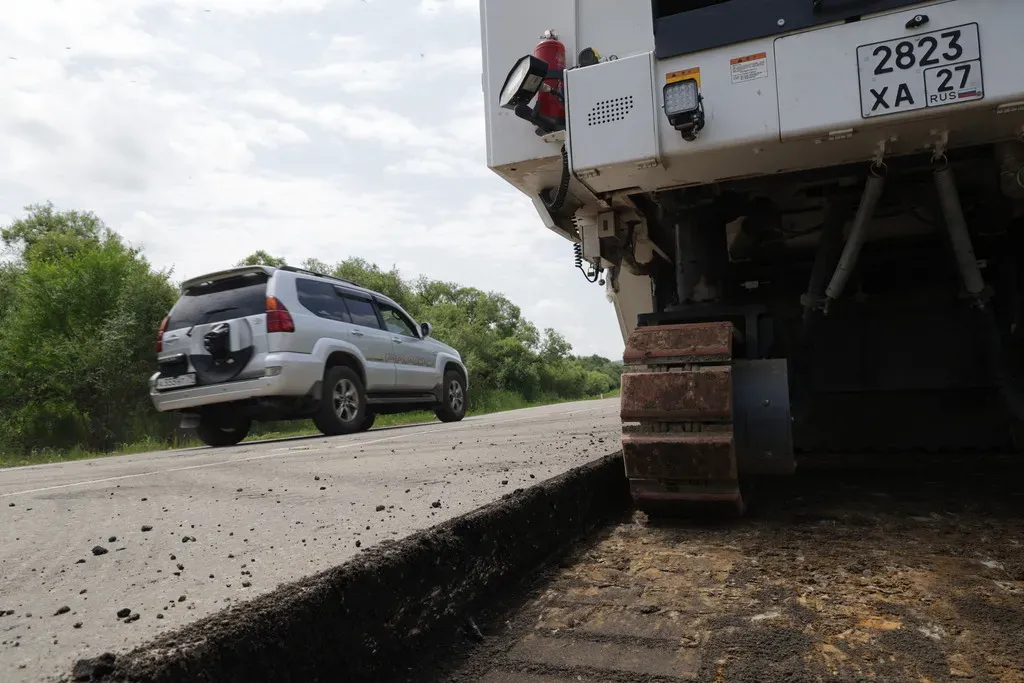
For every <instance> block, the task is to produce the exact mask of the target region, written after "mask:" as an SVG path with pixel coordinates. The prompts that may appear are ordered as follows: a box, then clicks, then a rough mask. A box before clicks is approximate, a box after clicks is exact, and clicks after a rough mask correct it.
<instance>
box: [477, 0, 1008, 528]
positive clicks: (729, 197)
mask: <svg viewBox="0 0 1024 683" xmlns="http://www.w3.org/2000/svg"><path fill="white" fill-rule="evenodd" d="M527 1H528V0H522V1H521V2H519V3H516V4H515V5H514V8H513V7H512V6H510V5H508V4H506V3H500V2H490V1H489V0H483V2H482V4H481V7H482V10H483V12H482V24H483V26H484V27H485V31H484V33H483V35H484V38H485V60H484V61H485V74H484V89H485V93H487V96H488V100H487V102H488V104H487V105H486V106H487V107H488V109H487V126H488V166H489V167H490V168H492V169H493V170H495V172H497V173H498V174H499V175H500V176H501V177H502V178H504V179H505V180H506V181H508V182H509V183H511V184H512V185H513V186H515V187H517V188H518V189H519V190H520V191H522V192H523V193H525V194H526V195H527V196H529V197H531V199H532V201H533V204H534V207H535V208H536V209H537V212H538V213H539V215H540V217H541V219H542V220H543V222H544V225H545V226H547V227H548V228H549V229H551V230H553V231H555V232H556V233H558V234H560V235H561V236H563V237H565V238H566V239H569V240H571V241H572V242H574V243H575V244H574V245H573V247H574V249H575V255H576V265H577V266H578V267H579V268H580V269H581V270H583V271H584V273H585V274H586V275H587V277H588V279H589V280H591V281H592V282H598V283H600V284H603V285H605V286H606V290H607V295H608V298H609V299H610V300H611V301H612V302H613V303H614V304H615V313H616V315H617V317H618V322H619V327H620V329H621V331H622V335H623V339H624V340H625V341H626V349H625V355H624V361H625V364H626V373H625V375H624V376H623V384H622V399H621V401H622V420H623V434H622V445H623V455H624V460H625V469H626V473H627V475H628V477H629V479H630V482H631V488H632V492H633V498H634V500H635V502H636V504H637V505H638V506H639V507H641V508H643V509H645V510H647V511H649V512H652V513H669V514H675V513H678V512H681V511H683V510H688V509H691V508H692V507H693V506H694V505H695V506H697V507H698V508H707V507H709V506H710V507H715V506H724V507H725V508H726V509H731V510H742V509H743V508H744V505H745V500H747V499H749V496H747V495H746V486H745V484H746V483H747V482H748V481H749V480H750V479H751V478H752V477H755V478H757V477H760V476H761V475H785V474H791V473H792V472H793V471H794V470H795V468H796V467H797V466H798V465H799V464H800V462H801V461H802V460H807V459H809V458H811V457H812V456H813V457H814V458H815V459H820V458H826V459H827V458H832V457H835V458H838V457H839V456H840V455H841V456H842V457H843V459H847V460H848V458H847V456H849V455H854V454H862V455H870V454H875V455H879V456H881V457H882V458H883V459H889V460H893V459H898V458H895V457H894V456H895V454H900V455H901V456H902V455H903V454H906V453H909V452H911V451H913V452H915V453H921V452H932V453H939V452H942V451H960V450H963V449H969V450H971V451H972V452H978V451H980V450H987V449H994V450H995V449H998V450H1002V449H1009V448H1015V447H1016V445H1017V442H1018V432H1020V429H1019V425H1020V424H1021V423H1022V420H1024V399H1022V398H1021V391H1020V389H1019V383H1018V380H1017V377H1018V372H1017V367H1016V365H1017V361H1018V359H1019V358H1020V357H1021V351H1022V350H1024V344H1022V341H1024V340H1022V331H1021V325H1020V323H1021V320H1020V318H1021V313H1022V310H1021V309H1022V302H1024V298H1022V295H1024V292H1022V289H1024V282H1022V278H1021V275H1020V272H1019V271H1020V270H1021V266H1022V264H1021V262H1020V259H1021V256H1020V255H1021V253H1022V250H1021V246H1022V245H1021V241H1022V239H1024V237H1022V235H1021V232H1022V230H1024V89H1022V86H1021V80H1020V78H1019V75H1018V73H1017V70H1016V69H1015V68H1013V67H1012V66H1011V65H1015V64H1017V63H1019V61H1020V55H1021V53H1022V51H1024V48H1021V47H1020V41H1019V40H1016V34H1015V33H1013V31H1014V30H1015V29H1013V28H1011V27H1016V26H1019V25H1020V24H1021V21H1022V20H1024V4H1021V3H1007V2H1001V1H1000V0H872V1H871V2H866V3H831V2H805V1H804V0H774V1H773V2H770V3H766V2H761V1H759V0H681V1H679V2H675V1H668V2H663V1H661V0H655V1H654V2H651V3H616V2H603V1H601V2H598V1H596V0H595V2H592V3H570V2H568V1H567V0H565V1H564V2H558V1H557V0H556V1H555V2H552V0H545V2H540V0H529V1H530V2H534V4H533V5H531V6H530V8H529V10H530V11H527V7H526V5H525V4H524V3H527ZM542 26H543V27H545V29H543V30H542V29H541V27H542ZM556 29H557V30H556ZM530 31H533V32H534V33H533V35H534V36H536V35H540V42H539V43H537V45H536V47H535V49H534V51H533V53H531V54H527V55H525V56H520V55H522V54H523V52H522V50H523V49H524V44H523V41H524V40H525V39H526V38H524V36H528V35H529V32H530ZM510 66H511V67H512V68H511V70H509V67H510ZM506 74H507V75H506ZM534 101H536V104H533V102H534ZM527 124H528V125H527Z"/></svg>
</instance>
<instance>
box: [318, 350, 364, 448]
mask: <svg viewBox="0 0 1024 683" xmlns="http://www.w3.org/2000/svg"><path fill="white" fill-rule="evenodd" d="M365 420H366V392H365V391H364V390H363V383H362V382H361V381H360V380H359V375H357V374H356V373H355V371H354V370H353V369H352V368H349V367H346V366H344V365H336V366H334V367H333V368H329V369H328V370H327V374H326V375H325V376H324V389H323V398H322V399H321V400H320V409H319V411H317V414H316V415H315V416H314V417H313V422H314V423H315V424H316V428H317V429H319V430H320V431H321V432H323V433H324V434H326V435H328V436H334V435H336V434H352V433H353V432H358V431H361V430H360V427H362V425H363V423H364V422H365Z"/></svg>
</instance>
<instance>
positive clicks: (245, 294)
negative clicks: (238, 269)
mask: <svg viewBox="0 0 1024 683" xmlns="http://www.w3.org/2000/svg"><path fill="white" fill-rule="evenodd" d="M266 310H267V275H266V273H246V274H244V275H239V276H237V277H231V278H226V279H224V280H214V281H212V282H208V283H202V284H199V285H196V286H194V287H190V288H188V289H187V290H185V293H184V294H183V295H182V297H181V298H180V299H178V303H176V304H174V308H172V309H171V313H170V316H169V318H168V320H167V329H168V330H178V329H181V328H183V327H192V326H193V325H206V324H209V323H219V322H223V321H225V320H232V319H235V318H245V317H248V316H250V315H260V314H262V313H265V312H266Z"/></svg>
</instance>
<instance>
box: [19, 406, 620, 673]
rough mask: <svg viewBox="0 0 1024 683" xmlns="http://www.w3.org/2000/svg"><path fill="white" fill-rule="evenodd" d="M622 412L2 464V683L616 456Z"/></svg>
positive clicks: (553, 411)
mask: <svg viewBox="0 0 1024 683" xmlns="http://www.w3.org/2000/svg"><path fill="white" fill-rule="evenodd" d="M618 405H619V402H618V399H612V400H605V401H592V402H585V403H568V404H561V405H556V406H548V407H543V408H530V409H526V410H520V411H513V412H507V413H499V414H495V415H489V416H483V417H476V418H468V419H466V420H464V421H463V422H461V423H457V424H441V423H432V424H425V425H414V426H409V427H397V428H390V429H376V430H372V431H370V432H366V433H364V434H359V435H355V436H344V437H334V438H325V437H312V438H303V439H289V440H279V441H271V442H263V443H256V444H243V445H241V446H237V447H233V448H224V449H190V450H182V451H165V452H159V453H146V454H139V455H130V456H119V457H113V458H103V459H98V460H89V461H80V462H73V463H65V464H54V465H38V466H32V467H21V468H13V469H8V470H0V614H3V616H0V680H3V681H6V682H10V683H15V682H20V681H39V680H45V679H47V678H50V677H53V676H56V675H57V674H60V673H66V672H67V671H68V670H69V667H70V666H71V664H72V663H73V662H74V661H75V660H76V659H78V658H80V657H83V656H95V655H98V654H100V653H102V652H106V651H114V652H117V651H123V650H125V649H129V648H132V647H135V646H137V645H140V644H142V643H143V642H145V641H146V640H148V639H149V638H151V637H153V636H155V635H157V634H158V633H160V632H162V631H165V630H168V629H172V628H174V627H176V626H180V625H182V624H184V623H186V622H189V621H192V620H195V619H198V618H200V617H203V616H206V615H208V614H210V613H212V612H215V611H217V610H219V609H221V608H223V607H225V606H226V605H228V604H229V603H232V602H237V601H244V600H247V599H250V598H252V597H255V596H256V595H259V594H261V593H264V592H266V591H269V590H272V589H273V588H275V587H276V586H277V585H278V584H280V583H282V582H287V581H292V580H295V579H298V578H301V577H303V576H306V575H309V574H313V573H316V572H318V571H321V570H323V569H327V568H329V567H332V566H335V565H338V564H341V563H343V562H344V561H345V560H347V559H348V558H350V557H352V556H353V555H355V554H356V553H359V552H362V550H364V549H366V548H368V547H371V546H373V545H374V544H375V543H378V542H380V541H382V540H384V539H394V538H398V537H402V536H405V535H407V534H409V533H411V532H413V531H416V530H419V529H423V528H426V527H429V526H432V525H434V524H436V523H438V522H441V521H444V520H446V519H449V518H451V517H455V516H457V515H460V514H462V513H465V512H468V511H470V510H472V509H474V508H477V507H479V506H481V505H484V504H486V503H488V502H490V501H492V500H494V499H496V498H498V497H500V496H501V495H503V494H505V493H508V492H510V491H513V490H514V489H516V488H526V487H528V486H530V485H531V484H533V483H536V482H538V481H541V480H544V479H547V478H550V477H552V476H555V475H557V474H560V473H562V472H564V471H565V470H568V469H570V468H572V467H575V466H577V465H580V464H582V463H584V462H587V461H589V460H593V459H594V458H597V457H600V456H602V455H606V454H608V453H610V452H613V451H615V450H617V449H618V447H619V433H620V431H619V420H618ZM381 506H383V507H381ZM115 537H116V538H115ZM96 546H99V549H97V551H96V552H99V553H100V554H94V547H96ZM100 549H102V550H105V551H106V552H105V553H104V552H102V551H101V550H100ZM119 610H129V611H130V617H129V621H126V620H125V619H119V618H118V616H117V614H118V611H119ZM11 611H13V614H10V612H11ZM135 615H138V616H137V618H136V617H135Z"/></svg>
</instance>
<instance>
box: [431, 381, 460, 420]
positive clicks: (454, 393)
mask: <svg viewBox="0 0 1024 683" xmlns="http://www.w3.org/2000/svg"><path fill="white" fill-rule="evenodd" d="M434 414H435V415H437V419H439V420H440V421H441V422H458V421H459V420H461V419H462V418H464V417H465V416H466V383H465V382H464V381H463V380H462V375H460V374H459V373H457V372H455V371H454V370H449V371H448V372H446V373H444V384H443V385H442V388H441V407H440V408H438V409H437V410H435V411H434Z"/></svg>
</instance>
